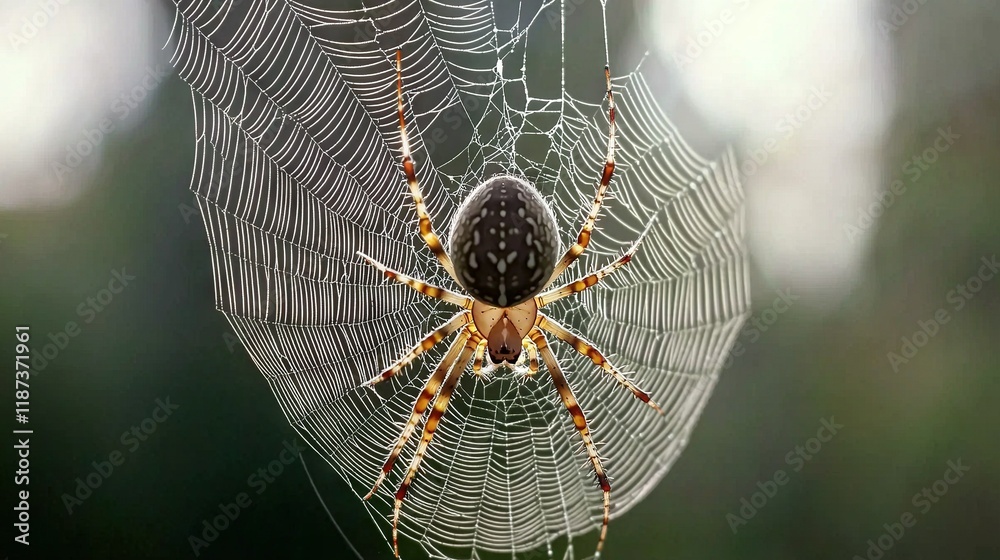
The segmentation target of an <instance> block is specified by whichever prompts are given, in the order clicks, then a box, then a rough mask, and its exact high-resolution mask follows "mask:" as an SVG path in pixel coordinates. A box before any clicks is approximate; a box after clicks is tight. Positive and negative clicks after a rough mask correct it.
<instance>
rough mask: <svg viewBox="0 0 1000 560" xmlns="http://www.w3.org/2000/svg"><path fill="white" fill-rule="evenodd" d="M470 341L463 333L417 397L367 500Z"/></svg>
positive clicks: (401, 449) (386, 472)
mask: <svg viewBox="0 0 1000 560" xmlns="http://www.w3.org/2000/svg"><path fill="white" fill-rule="evenodd" d="M468 339H469V335H468V334H467V333H466V332H464V331H463V332H462V333H461V334H459V335H458V338H457V339H455V342H453V343H452V344H451V348H450V349H449V350H448V353H447V354H445V356H444V358H443V359H442V360H441V363H440V364H439V365H438V367H437V369H436V370H434V373H433V374H432V375H431V377H430V379H428V380H427V383H426V384H425V385H424V388H423V390H421V392H420V396H419V397H417V401H416V402H415V403H413V412H412V413H411V414H410V419H409V421H408V422H407V423H406V427H405V428H403V433H402V434H400V435H399V439H398V440H397V441H396V446H395V447H393V449H392V452H391V453H389V458H388V459H386V460H385V464H384V465H383V466H382V472H381V473H379V475H378V478H377V479H376V480H375V485H374V486H373V487H372V489H371V492H368V494H367V495H366V496H365V499H366V500H367V499H369V498H371V497H372V496H373V495H374V494H375V492H376V491H378V487H379V485H381V484H382V481H383V480H385V477H386V475H387V474H389V471H391V470H392V466H393V465H394V464H396V459H397V458H399V454H400V452H402V451H403V447H404V446H405V445H406V442H407V441H408V440H409V439H410V436H411V435H413V431H414V429H415V428H416V427H417V422H419V421H420V418H421V417H422V416H423V415H424V411H426V410H427V405H429V404H430V402H431V399H433V398H434V395H435V394H436V393H437V392H438V388H439V387H440V386H441V382H442V381H443V380H444V377H445V374H446V373H448V370H449V369H450V368H451V366H452V364H453V363H455V359H456V358H458V355H459V352H461V351H462V350H463V349H464V348H465V347H466V342H467V341H468Z"/></svg>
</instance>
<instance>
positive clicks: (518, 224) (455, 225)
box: [449, 175, 559, 307]
mask: <svg viewBox="0 0 1000 560" xmlns="http://www.w3.org/2000/svg"><path fill="white" fill-rule="evenodd" d="M449 253H450V256H451V260H452V262H453V263H454V265H455V273H456V275H457V276H458V281H459V282H461V284H462V287H463V288H465V289H466V290H468V291H469V293H470V294H472V296H473V297H475V298H476V299H478V300H480V301H483V302H486V303H488V304H490V305H494V306H497V307H512V306H514V305H517V304H519V303H522V302H524V301H525V300H527V299H529V298H531V297H532V296H534V295H535V294H537V293H538V292H539V291H540V290H541V289H542V288H543V287H545V282H546V281H547V280H548V279H549V276H550V275H551V274H552V271H553V269H554V268H555V264H556V260H557V259H558V257H559V228H558V227H557V226H556V220H555V216H554V215H553V214H552V211H551V210H550V209H549V207H548V206H547V205H546V204H545V201H544V200H542V197H541V195H540V194H539V193H538V191H537V190H536V189H535V187H533V186H531V185H530V184H529V183H528V182H526V181H524V180H522V179H518V178H516V177H512V176H509V175H501V176H497V177H493V178H492V179H490V180H488V181H486V182H485V183H483V184H482V185H479V186H478V187H476V189H475V190H474V191H473V192H472V193H471V194H470V195H469V196H468V197H467V198H466V200H465V203H464V204H463V205H462V207H461V208H459V210H458V212H457V213H456V215H455V219H454V221H453V222H452V228H451V236H450V248H449Z"/></svg>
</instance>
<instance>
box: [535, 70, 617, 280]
mask: <svg viewBox="0 0 1000 560" xmlns="http://www.w3.org/2000/svg"><path fill="white" fill-rule="evenodd" d="M604 80H605V83H606V84H607V92H608V93H607V95H608V152H607V155H606V156H605V159H604V169H603V170H602V171H601V180H600V182H599V183H598V185H597V195H596V196H594V202H593V204H592V205H591V207H590V213H589V214H587V219H586V220H584V222H583V227H582V228H581V229H580V234H579V235H578V236H577V238H576V243H574V244H573V245H571V246H570V248H569V249H568V250H567V251H566V254H565V255H563V257H562V259H560V260H559V262H558V263H557V264H556V268H555V270H554V271H553V272H552V275H551V276H549V281H548V282H547V284H551V283H552V282H555V280H556V278H559V275H560V274H562V273H563V271H564V270H566V268H567V267H569V265H571V264H573V261H575V260H576V259H577V258H579V257H580V255H582V254H583V252H584V251H585V250H586V249H587V245H589V244H590V236H591V233H592V232H593V231H594V223H595V222H596V221H597V214H598V212H600V211H601V204H602V203H603V202H604V196H605V195H606V194H607V192H608V185H609V184H611V176H612V175H614V173H615V131H616V127H615V95H614V93H613V92H612V91H611V69H610V68H609V67H608V66H605V67H604Z"/></svg>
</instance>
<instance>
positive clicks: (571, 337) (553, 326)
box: [538, 313, 663, 414]
mask: <svg viewBox="0 0 1000 560" xmlns="http://www.w3.org/2000/svg"><path fill="white" fill-rule="evenodd" d="M538 317H539V318H538V326H539V328H541V329H544V330H545V331H546V332H549V333H552V334H553V335H555V337H556V338H558V339H559V340H561V341H563V342H565V343H567V344H569V345H570V346H572V347H573V349H574V350H576V351H577V352H579V353H580V354H582V355H583V356H586V357H588V358H590V361H592V362H594V364H595V365H597V366H598V367H600V368H601V369H603V370H604V371H606V372H607V373H608V374H610V375H611V377H613V378H614V379H615V381H617V382H618V384H619V385H621V386H622V387H624V388H626V389H628V390H629V391H632V394H633V395H635V396H636V398H637V399H639V400H640V401H642V402H644V403H646V404H648V405H649V406H651V407H652V408H653V410H655V411H657V412H659V413H660V414H663V410H662V409H661V408H660V407H659V405H657V404H656V403H655V402H653V400H652V399H650V397H649V393H647V392H645V391H643V390H642V389H640V388H638V387H636V386H635V384H634V383H632V382H631V381H629V380H628V378H626V377H625V376H624V375H623V374H622V372H620V371H618V369H617V368H615V367H614V366H613V365H611V362H609V361H608V359H607V358H605V357H604V354H603V353H601V351H600V350H598V349H597V347H595V346H594V345H593V344H591V343H590V342H587V341H586V340H584V339H583V338H581V337H579V336H577V335H575V334H573V333H572V332H570V331H569V330H568V329H566V328H565V327H563V326H562V325H560V324H559V323H557V322H555V321H554V320H553V319H551V318H549V317H546V316H545V315H543V314H541V313H539V314H538Z"/></svg>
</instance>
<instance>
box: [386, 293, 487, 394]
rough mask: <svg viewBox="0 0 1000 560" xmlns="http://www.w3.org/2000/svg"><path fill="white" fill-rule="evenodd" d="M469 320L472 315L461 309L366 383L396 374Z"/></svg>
mask: <svg viewBox="0 0 1000 560" xmlns="http://www.w3.org/2000/svg"><path fill="white" fill-rule="evenodd" d="M471 321H472V316H471V315H469V313H468V312H467V311H462V312H460V313H459V314H457V315H455V316H454V317H452V318H451V319H450V320H449V321H448V322H447V323H445V324H443V325H441V326H440V327H438V328H436V329H434V330H433V331H431V333H430V334H428V335H427V336H425V337H424V338H423V340H421V341H420V342H418V343H417V345H416V346H414V347H413V349H412V350H410V351H409V352H407V353H406V354H405V355H404V356H403V357H402V358H400V359H399V360H398V361H397V362H396V363H395V364H393V365H391V366H389V367H388V368H386V369H385V370H384V371H382V373H380V374H378V375H376V376H375V377H373V378H372V379H371V380H370V381H368V385H369V386H372V385H375V384H378V383H381V382H382V381H385V380H386V379H389V378H390V377H392V376H393V375H396V374H397V373H399V372H400V370H402V369H403V368H404V367H406V366H408V365H409V364H410V362H412V361H413V360H415V359H417V357H418V356H420V355H421V354H423V353H424V352H426V351H428V350H430V349H431V348H433V347H434V346H435V345H437V343H438V342H441V341H442V340H444V339H446V338H448V336H449V335H451V334H452V333H454V332H455V331H457V330H458V329H460V328H462V327H464V326H465V325H468V324H469V323H470V322H471Z"/></svg>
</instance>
